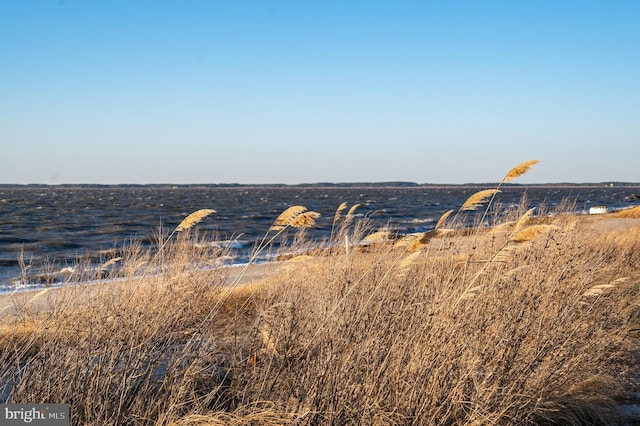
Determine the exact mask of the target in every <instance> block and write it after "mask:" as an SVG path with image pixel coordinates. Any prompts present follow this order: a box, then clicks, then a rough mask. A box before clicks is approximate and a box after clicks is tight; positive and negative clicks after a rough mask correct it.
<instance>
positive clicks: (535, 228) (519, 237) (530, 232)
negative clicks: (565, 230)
mask: <svg viewBox="0 0 640 426" xmlns="http://www.w3.org/2000/svg"><path fill="white" fill-rule="evenodd" d="M553 229H558V227H557V226H555V225H532V226H529V227H528V228H524V229H523V230H521V231H520V232H518V233H514V235H513V237H511V241H513V242H514V243H526V242H528V241H533V240H535V239H537V238H538V237H540V236H541V235H544V234H546V233H547V232H549V231H551V230H553Z"/></svg>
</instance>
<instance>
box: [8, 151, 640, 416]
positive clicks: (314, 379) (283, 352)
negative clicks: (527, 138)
mask: <svg viewBox="0 0 640 426" xmlns="http://www.w3.org/2000/svg"><path fill="white" fill-rule="evenodd" d="M531 165H532V164H529V165H528V166H522V167H520V168H518V169H517V170H516V171H515V172H513V173H512V172H510V173H509V174H508V175H507V176H510V175H511V178H515V175H516V174H518V173H520V174H522V173H524V171H526V169H527V168H528V167H530V166H531ZM491 191H492V192H491V193H486V194H489V195H488V197H493V196H495V194H496V193H495V191H496V190H491ZM482 198H483V200H484V201H482V202H474V205H478V203H484V202H485V201H486V199H487V198H486V197H485V196H483V197H482ZM346 207H347V205H346V204H345V205H341V206H339V208H338V210H337V211H336V214H335V217H334V220H333V226H334V229H333V231H332V238H331V240H330V241H328V242H327V246H326V247H325V248H324V249H323V250H317V251H316V252H315V253H316V256H315V257H313V258H310V256H308V255H304V256H298V259H300V260H304V261H297V262H287V263H286V264H285V265H286V267H282V268H279V270H278V272H274V273H273V274H271V275H270V276H268V277H267V278H266V279H265V280H264V281H262V282H260V283H254V284H253V285H245V286H232V287H230V286H227V285H226V284H227V283H228V282H229V281H230V278H229V276H228V270H225V269H213V270H211V269H209V268H206V266H208V264H209V262H210V260H211V258H212V257H213V256H215V255H216V254H214V253H212V252H211V251H207V249H206V247H209V246H210V245H207V244H195V242H198V241H194V239H195V238H197V237H196V236H195V234H194V233H182V234H180V235H179V237H178V238H176V239H168V240H166V241H165V242H164V243H163V250H162V254H163V255H162V256H153V255H152V254H151V253H143V252H140V250H139V249H137V248H134V249H132V250H131V251H130V252H129V253H127V254H126V255H123V256H122V259H119V260H118V264H119V266H120V268H118V271H120V272H118V274H119V276H121V275H123V274H124V279H123V281H121V282H119V284H118V285H109V286H103V287H99V288H98V289H97V290H96V289H94V291H93V292H91V293H90V294H89V295H90V297H87V294H88V293H86V291H87V288H86V287H83V286H77V287H75V286H72V287H70V288H69V289H68V291H64V292H56V293H55V295H52V294H51V293H47V294H44V295H43V296H41V297H50V298H51V300H50V306H51V307H52V309H50V310H40V311H37V310H32V309H24V310H20V311H19V313H18V315H16V316H15V317H12V318H5V320H4V321H3V322H2V323H1V324H0V363H1V367H0V373H1V375H0V391H2V393H3V394H4V395H5V396H8V398H9V400H10V401H13V402H51V401H55V402H66V403H69V404H70V405H71V412H72V416H73V420H72V421H73V422H74V424H87V425H117V424H132V425H138V424H139V425H147V424H158V425H176V426H182V425H222V424H225V425H249V424H266V425H284V424H300V425H324V424H327V425H328V424H381V425H382V424H384V425H387V424H399V425H400V424H402V425H404V424H420V425H430V424H433V425H441V424H447V425H463V424H465V425H466V424H476V425H485V424H499V425H527V424H530V425H533V424H569V425H571V424H573V425H580V424H611V423H612V422H613V421H614V420H615V418H616V415H617V412H616V404H615V403H616V401H617V400H620V399H622V398H624V397H625V395H627V394H628V393H629V392H631V391H633V390H635V389H636V388H637V385H638V373H639V371H638V364H637V357H636V354H637V351H638V340H637V337H638V336H637V333H636V331H635V330H637V329H639V328H640V304H639V303H638V299H637V296H638V294H640V271H638V270H637V265H638V264H640V227H637V226H636V227H627V228H622V229H607V230H606V231H605V230H603V229H604V228H603V227H601V226H600V225H599V224H600V223H601V222H599V221H589V220H579V218H577V217H572V216H570V215H554V216H553V217H552V218H534V217H533V216H532V214H533V211H532V210H531V209H529V206H526V205H523V206H521V207H520V208H519V209H517V210H513V211H505V212H503V214H502V215H500V212H492V216H493V217H496V218H497V219H496V223H495V226H494V227H493V228H491V229H485V230H482V231H480V230H468V229H454V230H449V231H448V232H444V231H443V230H437V231H434V232H431V233H429V234H428V235H427V234H424V235H417V236H414V238H413V239H412V240H406V241H404V242H402V240H400V241H395V240H393V239H389V238H388V235H386V236H385V238H378V237H376V238H375V241H376V244H371V245H368V246H367V247H363V246H359V245H353V242H356V241H361V240H363V239H365V235H366V233H367V232H366V230H367V229H368V227H367V224H366V220H364V221H352V220H351V219H352V217H351V216H352V214H353V212H350V213H349V214H347V215H344V216H343V215H342V214H341V212H342V211H344V210H346ZM354 207H355V206H354ZM354 207H352V209H353V208H354ZM489 207H490V206H488V207H487V209H488V208H489ZM496 213H497V214H496ZM305 214H306V216H304V219H299V218H300V217H303V215H305ZM449 214H450V213H449ZM449 214H446V216H445V220H447V222H448V227H450V228H451V227H453V228H455V227H456V226H457V225H456V220H448V219H447V218H448V216H449ZM485 214H486V212H485ZM315 215H316V214H314V212H308V211H307V209H306V208H304V207H302V206H295V208H292V209H290V210H289V211H285V212H284V213H283V215H281V216H280V217H279V218H277V220H276V221H275V222H274V227H272V228H271V229H270V231H277V232H278V233H280V232H282V231H283V230H284V229H286V228H287V227H291V226H292V227H295V226H296V224H298V225H301V226H311V224H312V222H313V221H314V220H315V218H316V216H315ZM296 220H298V221H299V222H300V223H298V222H296ZM439 225H441V224H440V223H439ZM267 235H269V232H268V233H267ZM380 235H381V234H378V236H380ZM272 238H273V237H272ZM369 239H370V240H371V239H374V238H373V237H371V238H369ZM265 241H267V242H265ZM345 241H346V244H345ZM262 244H263V245H262V248H264V247H266V246H267V245H268V239H267V236H265V240H263V242H262ZM114 263H115V262H114ZM150 263H152V264H153V265H154V267H153V269H152V270H153V271H154V274H153V275H151V274H147V273H146V272H147V271H149V270H150V268H149V264H150ZM110 266H112V265H110ZM105 270H106V271H107V272H110V271H113V270H112V269H111V268H105ZM141 271H142V272H143V273H141ZM243 274H244V271H243V272H241V273H239V274H238V275H239V276H242V275H243ZM231 281H232V282H234V283H237V282H238V281H236V280H233V279H231Z"/></svg>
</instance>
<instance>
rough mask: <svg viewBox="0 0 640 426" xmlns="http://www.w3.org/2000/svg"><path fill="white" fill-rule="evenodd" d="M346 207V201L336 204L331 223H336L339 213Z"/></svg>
mask: <svg viewBox="0 0 640 426" xmlns="http://www.w3.org/2000/svg"><path fill="white" fill-rule="evenodd" d="M346 208H347V203H342V204H340V205H339V206H338V209H337V210H336V214H335V215H334V216H333V223H336V222H337V221H338V219H340V213H342V211H343V210H344V209H346Z"/></svg>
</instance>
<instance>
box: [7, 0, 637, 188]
mask: <svg viewBox="0 0 640 426" xmlns="http://www.w3.org/2000/svg"><path fill="white" fill-rule="evenodd" d="M639 23H640V1H637V0H629V1H624V0H615V1H600V0H598V1H591V0H580V1H568V0H567V1H563V0H549V1H545V0H532V1H426V0H424V1H401V0H399V1H377V0H368V1H334V0H323V1H318V0H315V1H301V0H297V1H270V0H264V1H244V0H228V1H222V0H220V1H215V0H202V1H195V0H182V1H178V0H175V1H162V0H152V1H143V0H139V1H124V0H61V1H57V0H28V1H25V0H2V1H1V2H0V183H48V184H55V183H231V182H238V183H302V182H355V181H368V182H377V181H390V180H394V181H395V180H402V181H414V182H420V183H427V182H429V183H464V182H487V181H497V180H500V179H501V178H502V176H503V175H504V173H506V172H507V171H508V170H509V169H510V168H511V167H512V166H515V165H516V164H518V163H520V162H521V161H524V160H530V159H539V160H541V163H540V164H538V165H537V166H536V167H535V168H534V169H532V170H531V171H530V172H529V173H528V174H527V175H525V176H523V177H522V178H521V179H520V180H519V182H522V183H527V182H601V181H615V180H617V181H633V182H639V181H640V24H639Z"/></svg>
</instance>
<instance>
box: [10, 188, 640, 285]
mask: <svg viewBox="0 0 640 426" xmlns="http://www.w3.org/2000/svg"><path fill="white" fill-rule="evenodd" d="M485 188H486V187H480V186H471V185H470V186H451V187H438V188H434V187H393V188H390V187H352V188H338V187H328V188H319V187H307V188H302V187H215V186H211V187H173V188H169V187H166V188H158V187H118V186H114V187H100V188H68V187H56V186H51V187H18V188H0V292H8V291H13V290H15V289H16V288H20V287H23V288H38V287H39V286H42V285H44V284H42V283H41V282H37V281H34V282H31V283H28V282H22V281H23V280H21V279H20V277H21V271H22V270H23V268H25V267H26V268H27V270H28V272H29V274H28V275H29V276H32V277H34V276H36V275H38V274H39V273H41V272H43V270H46V271H48V272H49V273H56V272H59V271H60V270H63V269H64V268H69V267H71V266H73V265H74V264H76V263H77V261H78V260H88V261H89V262H90V263H93V264H95V265H97V264H99V263H100V262H103V261H105V260H107V259H109V258H110V257H112V256H114V254H115V253H117V252H118V250H119V249H120V248H121V247H122V246H123V244H125V243H126V242H127V241H130V240H138V241H141V242H142V243H143V245H149V244H153V242H154V235H155V234H157V231H158V227H159V225H160V224H162V225H163V226H164V227H165V228H166V229H172V228H174V227H175V226H176V225H177V224H178V223H179V222H180V221H181V220H182V219H183V218H184V217H186V216H187V215H188V214H190V213H192V212H194V211H195V210H199V209H202V208H212V209H215V210H217V213H216V214H214V215H212V216H210V217H208V218H207V219H206V220H205V221H203V223H201V224H200V225H198V227H199V229H203V230H205V231H210V232H215V233H216V234H217V235H218V238H219V239H220V240H221V241H225V240H226V241H233V242H234V244H233V246H234V247H235V248H236V249H237V252H236V254H237V257H236V261H237V262H242V261H246V256H247V254H248V251H249V249H250V247H251V245H252V244H253V242H254V241H256V240H257V239H259V238H260V237H262V236H263V235H264V233H265V231H266V230H267V229H268V228H269V227H270V225H271V224H272V222H273V220H274V219H275V218H276V217H277V216H278V215H279V214H280V213H281V212H282V211H283V210H284V209H286V208H287V207H290V206H292V205H304V206H305V207H307V208H309V209H310V210H314V211H317V212H319V213H321V214H322V217H321V218H320V219H319V221H318V225H317V226H316V227H315V228H314V229H313V230H312V231H310V237H312V238H316V239H320V238H322V237H326V236H328V235H329V233H330V229H331V220H332V218H333V215H334V213H335V210H336V208H337V207H338V205H340V203H342V202H347V203H349V204H350V205H352V204H355V203H360V204H361V205H362V206H361V207H360V208H359V209H358V210H357V211H358V212H359V213H361V214H366V215H367V216H369V217H370V218H371V219H372V220H373V221H374V222H375V225H376V226H378V227H388V228H392V229H394V230H397V231H399V232H401V233H411V232H423V231H427V230H429V229H432V228H433V226H434V225H435V222H436V221H437V220H438V218H439V217H440V215H441V214H442V213H443V212H444V211H446V210H448V209H457V208H459V207H460V205H461V204H462V203H463V202H464V201H465V200H466V198H467V197H468V196H469V195H471V194H473V193H474V192H476V191H477V190H479V189H485ZM525 192H526V194H527V197H528V200H529V204H530V205H531V206H538V205H540V204H541V203H545V204H546V205H548V206H555V205H558V204H559V203H561V202H562V201H563V200H564V199H571V200H574V201H575V203H576V210H578V211H586V210H588V209H589V207H590V206H594V205H606V206H608V207H609V208H610V209H618V208H623V207H628V206H631V205H637V204H640V201H638V200H636V199H633V198H629V197H630V196H631V195H633V194H640V188H638V187H629V186H625V187H604V186H602V187H563V188H560V187H550V188H549V187H548V188H539V187H508V188H503V192H502V193H501V194H499V195H498V198H497V200H496V201H497V202H499V203H501V204H505V205H509V204H517V203H519V201H520V198H521V196H522V194H523V193H525ZM20 259H22V266H21V261H20Z"/></svg>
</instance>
